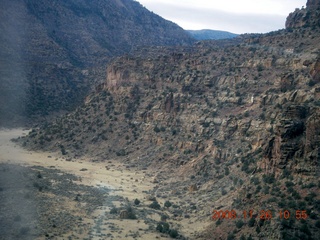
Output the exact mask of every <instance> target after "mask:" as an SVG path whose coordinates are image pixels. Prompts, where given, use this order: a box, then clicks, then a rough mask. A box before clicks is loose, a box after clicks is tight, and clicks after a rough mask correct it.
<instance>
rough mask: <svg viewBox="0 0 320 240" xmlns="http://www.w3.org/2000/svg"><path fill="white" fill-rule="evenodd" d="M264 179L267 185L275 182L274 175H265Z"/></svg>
mask: <svg viewBox="0 0 320 240" xmlns="http://www.w3.org/2000/svg"><path fill="white" fill-rule="evenodd" d="M262 178H263V180H264V182H265V183H267V184H272V183H274V181H275V177H274V174H271V175H265V174H264V175H263V176H262Z"/></svg>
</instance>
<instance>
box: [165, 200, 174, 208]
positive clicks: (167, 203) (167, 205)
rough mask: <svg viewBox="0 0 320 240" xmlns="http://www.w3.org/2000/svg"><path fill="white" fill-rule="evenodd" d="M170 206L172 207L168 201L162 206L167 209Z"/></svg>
mask: <svg viewBox="0 0 320 240" xmlns="http://www.w3.org/2000/svg"><path fill="white" fill-rule="evenodd" d="M171 205H172V203H171V202H169V201H165V203H164V206H165V207H167V208H169V207H171Z"/></svg>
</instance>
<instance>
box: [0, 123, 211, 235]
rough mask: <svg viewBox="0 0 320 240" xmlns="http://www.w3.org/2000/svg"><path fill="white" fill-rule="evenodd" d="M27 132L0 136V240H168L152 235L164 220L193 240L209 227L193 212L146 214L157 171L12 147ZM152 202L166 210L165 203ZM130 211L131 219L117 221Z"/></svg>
mask: <svg viewBox="0 0 320 240" xmlns="http://www.w3.org/2000/svg"><path fill="white" fill-rule="evenodd" d="M27 133H28V130H23V129H10V130H6V129H5V130H4V129H2V130H1V131H0V153H1V154H0V172H1V174H0V200H1V201H0V202H1V204H0V209H1V214H0V223H1V224H0V226H2V227H1V229H0V239H106V238H108V239H166V238H170V237H169V235H168V234H162V233H160V232H159V231H157V230H156V226H157V223H159V222H160V221H161V216H163V215H165V216H168V217H170V218H169V219H170V221H168V223H169V224H170V227H171V228H172V229H177V230H178V231H179V233H180V234H181V235H183V237H182V236H180V238H184V239H193V238H195V236H192V235H193V234H194V233H195V232H196V231H201V230H202V229H203V227H204V226H205V225H206V224H205V222H209V220H207V221H194V220H195V217H196V216H197V214H196V211H194V212H193V214H191V216H186V217H184V218H175V216H174V215H175V214H172V213H170V211H169V208H164V207H161V210H160V209H153V208H150V207H149V206H150V204H151V203H152V201H153V200H154V198H155V196H156V194H155V192H156V189H157V188H158V187H159V186H158V183H157V182H153V179H152V176H153V175H154V174H155V172H156V170H155V172H154V173H152V172H150V171H149V170H141V169H138V168H135V167H134V166H128V165H126V164H124V163H119V162H116V161H114V160H111V159H110V160H106V161H105V162H96V161H95V160H94V159H91V158H78V159H70V158H65V157H64V156H61V154H59V153H55V152H39V151H38V152H36V151H27V150H25V149H23V148H21V147H20V146H18V145H16V144H15V143H14V142H12V141H11V139H14V138H18V137H19V136H23V135H26V134H27ZM135 199H138V200H139V202H140V203H139V204H135ZM156 199H157V202H158V203H159V204H160V205H161V206H163V205H164V203H165V201H166V200H168V196H157V197H156ZM170 201H171V202H172V203H177V204H178V201H179V198H174V197H170ZM136 203H137V202H136ZM128 207H129V208H130V207H131V209H133V214H134V217H133V218H135V219H122V218H121V217H120V215H121V214H120V213H121V211H122V212H123V211H124V212H125V211H126V210H128ZM111 210H113V211H111ZM122 214H124V213H122ZM9 226H10V227H9Z"/></svg>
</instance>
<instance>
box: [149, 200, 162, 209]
mask: <svg viewBox="0 0 320 240" xmlns="http://www.w3.org/2000/svg"><path fill="white" fill-rule="evenodd" d="M149 208H153V209H158V210H159V209H160V208H161V206H160V204H159V203H158V202H157V201H153V202H152V203H151V204H150V205H149Z"/></svg>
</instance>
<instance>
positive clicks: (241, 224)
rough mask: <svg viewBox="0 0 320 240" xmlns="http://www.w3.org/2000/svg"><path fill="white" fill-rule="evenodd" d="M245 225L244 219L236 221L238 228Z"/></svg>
mask: <svg viewBox="0 0 320 240" xmlns="http://www.w3.org/2000/svg"><path fill="white" fill-rule="evenodd" d="M243 225H244V222H243V221H242V220H239V221H237V222H236V227H237V228H242V226H243Z"/></svg>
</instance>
